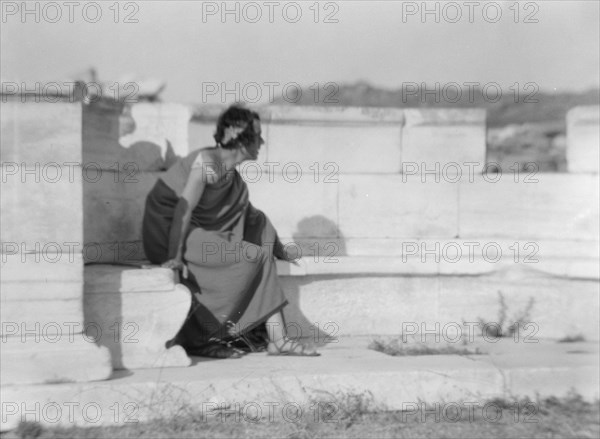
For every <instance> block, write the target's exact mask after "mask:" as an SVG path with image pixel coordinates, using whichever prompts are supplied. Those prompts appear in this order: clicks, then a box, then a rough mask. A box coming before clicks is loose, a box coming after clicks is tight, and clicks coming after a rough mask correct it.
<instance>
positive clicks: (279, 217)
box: [248, 174, 338, 237]
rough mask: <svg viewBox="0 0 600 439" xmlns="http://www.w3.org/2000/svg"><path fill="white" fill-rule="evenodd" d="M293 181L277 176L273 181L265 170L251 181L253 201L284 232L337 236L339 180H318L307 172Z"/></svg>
mask: <svg viewBox="0 0 600 439" xmlns="http://www.w3.org/2000/svg"><path fill="white" fill-rule="evenodd" d="M295 178H296V177H295ZM295 178H294V179H295ZM293 181H294V180H292V179H289V178H288V179H287V180H286V178H283V177H282V176H277V177H276V178H274V179H273V180H272V182H271V181H270V179H269V176H268V175H265V174H263V175H262V176H261V177H260V179H257V181H256V182H255V183H252V182H250V181H248V189H249V191H250V202H251V203H252V205H253V206H255V207H256V208H257V209H260V210H262V211H263V212H265V214H266V215H267V216H268V217H269V219H270V220H271V222H272V223H273V225H274V226H275V229H276V230H277V232H278V233H279V235H280V236H297V237H337V236H338V225H337V202H336V197H337V183H325V182H323V181H320V182H318V183H315V182H314V181H313V180H312V177H309V176H306V175H303V176H299V178H298V179H297V182H293Z"/></svg>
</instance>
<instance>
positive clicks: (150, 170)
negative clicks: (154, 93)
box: [2, 103, 599, 338]
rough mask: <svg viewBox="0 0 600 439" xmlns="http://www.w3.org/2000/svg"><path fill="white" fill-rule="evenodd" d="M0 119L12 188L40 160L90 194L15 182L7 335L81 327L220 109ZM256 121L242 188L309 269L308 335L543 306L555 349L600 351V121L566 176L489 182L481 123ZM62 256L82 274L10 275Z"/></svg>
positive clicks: (468, 116) (310, 114)
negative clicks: (19, 323)
mask: <svg viewBox="0 0 600 439" xmlns="http://www.w3.org/2000/svg"><path fill="white" fill-rule="evenodd" d="M2 110H3V111H2V114H3V118H2V121H3V126H2V128H3V129H2V132H3V134H2V136H3V137H2V153H3V157H2V160H3V162H2V168H3V175H6V176H7V178H8V177H10V176H12V175H13V173H14V174H15V175H16V176H17V177H15V178H20V172H21V171H20V170H19V168H18V166H17V167H14V166H13V163H12V162H15V163H21V162H25V161H26V160H28V158H27V157H28V156H27V154H31V155H30V157H31V160H34V161H40V162H42V163H47V162H48V161H59V160H60V161H63V160H70V161H72V162H76V163H77V164H76V165H74V166H78V167H76V168H75V169H76V170H77V172H75V174H76V175H77V176H76V177H75V178H76V179H79V180H74V181H73V183H69V184H64V183H61V181H57V182H56V183H53V184H38V185H32V184H31V183H30V182H29V181H28V182H26V183H21V181H20V180H18V179H13V180H12V181H7V183H6V184H5V183H4V182H3V197H2V203H3V204H2V239H3V248H2V251H3V280H2V281H3V293H2V303H3V307H2V308H3V316H2V319H3V322H4V321H5V320H6V319H7V318H8V316H9V315H10V317H11V318H12V316H14V315H19V314H18V312H19V310H18V308H19V307H22V305H23V303H24V302H23V301H29V302H27V305H28V307H29V308H28V309H27V311H24V312H23V316H22V317H23V319H24V321H25V320H26V319H27V318H29V317H28V316H35V319H46V318H53V319H63V320H64V319H72V318H74V317H77V318H79V319H80V318H81V306H82V301H81V285H82V270H81V267H82V264H83V263H84V262H87V263H93V262H102V263H120V262H123V261H140V260H143V258H144V254H143V248H142V246H141V220H142V215H143V208H144V200H145V196H146V194H147V193H148V191H149V190H150V189H151V187H152V185H153V184H154V183H155V181H156V179H157V178H158V177H159V176H160V173H161V172H164V170H165V169H166V168H167V167H168V166H169V165H170V164H171V163H172V162H173V160H175V158H176V157H177V156H182V155H184V154H186V153H187V152H188V151H190V150H193V149H196V148H200V147H203V146H209V145H212V144H213V143H214V140H213V139H212V134H213V132H214V126H215V122H216V118H217V116H218V114H219V112H220V111H221V108H219V107H206V106H205V107H193V108H191V107H186V106H182V105H175V104H134V105H133V106H121V105H115V106H112V105H106V104H96V105H91V106H84V107H83V110H82V109H81V107H79V106H78V105H72V104H71V105H70V104H48V105H47V106H46V107H43V106H42V107H40V104H21V103H11V104H3V107H2ZM259 112H260V113H261V117H262V120H263V131H264V135H263V137H265V139H266V145H265V146H264V147H263V148H262V149H261V153H260V155H259V158H258V160H257V162H256V163H247V164H244V165H243V166H242V167H241V168H240V172H241V173H242V176H243V177H244V178H245V179H246V181H247V182H248V185H249V188H250V194H251V201H252V203H253V204H254V205H255V206H256V207H258V208H259V209H262V210H264V211H265V212H266V213H267V214H268V215H269V217H270V218H271V220H272V222H273V223H274V225H275V227H276V228H277V229H278V231H279V233H280V235H281V237H282V239H283V240H284V241H285V242H288V243H290V249H292V250H295V251H297V252H298V255H300V254H301V255H302V257H303V259H302V263H301V267H295V266H289V265H287V264H280V274H282V275H283V281H284V284H285V288H286V291H287V293H288V295H289V296H290V297H293V299H292V300H295V301H297V302H298V303H299V304H300V305H301V308H302V309H303V310H304V311H305V313H306V314H307V315H308V318H309V319H310V320H312V321H313V322H319V321H321V322H322V320H323V319H328V320H330V321H333V322H337V323H339V326H340V333H354V334H357V333H365V332H367V333H376V332H379V333H397V332H398V325H397V323H398V321H400V320H410V319H412V320H419V319H421V320H422V319H429V320H428V321H431V319H433V320H436V319H437V320H436V321H442V320H443V321H459V320H460V319H467V320H469V319H471V320H472V319H477V318H479V317H481V318H485V319H487V320H493V319H494V318H496V316H497V314H498V309H499V303H498V291H501V292H502V293H503V294H504V295H505V296H506V300H507V301H508V306H509V308H510V313H511V315H512V314H515V313H517V312H518V311H519V310H521V309H523V308H524V307H525V306H526V304H527V303H528V301H529V299H530V298H531V297H533V298H534V299H535V301H536V305H535V307H534V308H533V310H534V311H533V315H532V316H531V318H532V319H537V320H538V321H539V322H541V323H540V327H541V330H540V334H543V335H544V336H552V337H560V336H562V335H568V334H567V333H577V332H581V333H585V334H586V335H587V336H588V338H597V335H596V334H597V329H598V318H597V312H596V311H594V310H596V309H597V304H598V270H597V268H598V248H599V246H598V235H599V233H598V216H599V214H598V210H599V209H598V198H599V197H598V165H597V160H596V162H593V161H592V160H591V159H590V157H591V156H593V155H594V154H596V155H597V153H598V141H597V138H595V139H596V140H594V137H593V136H594V133H597V130H598V118H597V114H598V113H597V109H584V110H580V109H574V110H573V111H572V112H571V113H570V114H569V134H568V136H569V140H568V148H569V149H568V151H569V154H568V157H569V160H570V163H572V166H569V171H570V172H569V173H567V174H544V173H539V172H536V170H535V167H533V168H532V169H531V170H530V171H528V172H523V171H519V172H515V171H514V170H511V169H502V174H500V173H499V172H497V170H495V168H494V167H493V166H486V159H485V150H486V149H485V113H484V112H483V111H482V110H416V109H411V110H399V109H373V108H333V107H292V106H288V107H264V108H260V109H259ZM40 115H43V116H40ZM53 139H58V140H53ZM65 139H66V140H65ZM57 145H60V147H57ZM63 145H66V146H63ZM69 145H70V146H69ZM5 151H6V152H5ZM592 163H595V167H594V166H592ZM576 164H577V165H576ZM48 172H49V171H48ZM63 178H66V177H64V176H63ZM46 180H48V179H46ZM61 184H62V186H61ZM49 199H51V200H55V202H54V203H49V202H48V200H49ZM36 206H43V207H44V209H37V208H36ZM50 206H51V208H50ZM13 211H15V214H10V215H9V214H7V213H6V212H13ZM82 223H83V224H82ZM82 236H83V239H82ZM66 239H69V240H74V241H75V242H77V243H78V244H79V245H78V246H77V247H76V249H77V250H76V252H75V256H74V261H75V262H73V263H69V264H67V265H65V266H63V265H61V264H52V265H51V266H48V267H49V268H47V269H46V268H44V267H42V265H43V264H42V263H40V264H38V265H35V266H34V268H29V266H28V265H27V264H31V263H32V262H27V264H22V263H20V262H18V263H12V262H11V261H15V260H16V258H20V257H22V255H21V253H22V254H27V255H29V254H30V253H23V252H21V253H19V252H16V253H15V250H14V248H13V247H10V245H11V244H10V243H12V242H24V243H25V251H26V252H27V251H30V250H31V249H34V250H35V242H39V243H40V244H41V246H42V248H43V246H44V245H45V244H48V240H52V241H60V242H63V241H65V240H66ZM68 242H71V241H68ZM292 242H295V243H296V244H294V245H293V246H292V245H291V243H292ZM81 244H83V245H81ZM32 246H33V247H32ZM473 248H475V250H470V249H473ZM484 248H485V249H487V252H486V253H484V252H483V249H484ZM498 248H500V249H501V252H502V257H501V258H500V259H499V260H498V261H495V259H496V256H497V249H498ZM457 251H462V252H463V253H462V254H461V255H460V257H458V258H456V257H455V256H456V252H457ZM495 252H496V253H495ZM34 253H35V251H34ZM5 255H6V256H5ZM19 255H21V256H19ZM470 256H473V257H472V258H470ZM15 267H16V268H15ZM57 268H59V270H57ZM61 270H63V271H61ZM32 272H35V273H36V274H35V276H33V277H32V276H31V274H30V273H32ZM36 276H39V277H36ZM24 279H26V281H27V282H30V285H31V286H33V288H28V287H26V286H24V285H25V283H24ZM36 279H40V280H39V281H37V280H36ZM53 279H56V281H54V280H53ZM65 280H67V282H65ZM35 282H42V283H43V284H42V283H38V284H35ZM54 282H56V283H54ZM5 285H7V286H8V288H4V286H5ZM5 291H6V293H5ZM574 295H576V296H574ZM574 297H575V298H574ZM43 298H51V300H48V302H47V303H43V304H42V302H40V299H43ZM19 301H21V302H19ZM59 301H64V303H63V302H59ZM5 304H6V305H7V306H4V305H5ZM4 309H8V310H9V311H10V313H9V314H7V315H6V316H5V314H4ZM11 310H15V311H11ZM34 310H35V311H34ZM53 310H56V312H57V313H60V316H59V315H58V314H56V317H55V316H54V315H53V314H52V313H53V312H55V311H53ZM351 310H352V311H351ZM582 310H583V311H584V312H583V314H581V312H580V311H582ZM7 312H8V311H7ZM15 313H16V314H15ZM356 313H358V314H356ZM594 313H595V314H594ZM63 314H64V315H63ZM355 314H356V315H355ZM582 315H584V317H583V318H582V317H581V316H582ZM38 316H39V317H38ZM350 317H352V318H350ZM355 317H356V318H355ZM40 321H41V320H40ZM44 321H45V320H44ZM386 322H388V323H386ZM17 334H18V333H17Z"/></svg>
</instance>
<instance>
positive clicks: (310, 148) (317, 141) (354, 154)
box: [267, 124, 402, 181]
mask: <svg viewBox="0 0 600 439" xmlns="http://www.w3.org/2000/svg"><path fill="white" fill-rule="evenodd" d="M401 130H402V127H401V126H400V125H397V126H394V125H375V124H374V125H365V126H362V125H356V126H352V125H329V124H327V125H321V126H306V125H297V124H289V125H288V124H271V125H270V126H269V134H268V135H269V137H268V139H267V142H268V143H269V162H273V163H275V164H274V165H273V166H276V167H275V170H276V171H277V172H285V171H288V170H289V171H288V172H290V171H294V170H295V169H301V172H302V173H303V174H304V175H306V177H308V178H312V179H314V180H317V181H321V180H325V181H327V179H329V180H332V179H334V178H335V177H336V176H337V175H339V174H348V173H398V172H400V136H401Z"/></svg>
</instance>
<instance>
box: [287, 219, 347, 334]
mask: <svg viewBox="0 0 600 439" xmlns="http://www.w3.org/2000/svg"><path fill="white" fill-rule="evenodd" d="M292 239H293V241H294V243H295V245H294V247H295V251H297V252H298V256H299V257H302V258H304V259H310V260H311V263H317V264H335V263H338V262H339V260H338V259H337V258H338V257H339V256H346V254H347V253H346V242H345V238H344V236H343V234H342V232H341V231H340V229H339V228H338V226H337V224H336V223H335V222H334V221H332V220H330V219H329V218H327V217H325V216H323V215H314V216H310V217H307V218H303V219H302V220H300V221H299V222H298V225H297V231H296V232H295V233H294V234H293V235H292ZM288 247H289V245H288ZM293 252H294V249H292V250H290V253H292V254H293ZM280 280H281V283H282V287H283V289H284V292H285V295H286V298H287V299H288V302H289V304H288V306H286V307H285V308H284V310H283V315H284V318H285V322H286V326H287V329H288V330H289V331H290V336H291V337H294V335H296V336H299V337H300V338H302V339H305V340H307V341H311V342H314V343H316V344H317V345H324V344H326V343H329V342H333V341H334V340H335V338H336V336H337V335H338V329H339V327H338V325H337V323H336V322H335V321H333V320H329V321H326V322H313V321H311V320H309V318H307V317H306V316H305V315H304V313H303V312H302V309H301V297H300V294H301V293H300V291H301V289H302V287H303V286H304V285H308V284H310V283H312V282H314V281H315V280H317V278H316V276H314V275H309V276H285V277H280ZM294 331H296V334H294V333H293V332H294ZM308 339H310V340H308Z"/></svg>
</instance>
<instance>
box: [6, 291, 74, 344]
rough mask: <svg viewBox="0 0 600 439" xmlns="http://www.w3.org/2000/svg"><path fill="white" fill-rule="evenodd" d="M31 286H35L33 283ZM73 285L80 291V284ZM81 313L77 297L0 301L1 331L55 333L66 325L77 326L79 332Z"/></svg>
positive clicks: (17, 333)
mask: <svg viewBox="0 0 600 439" xmlns="http://www.w3.org/2000/svg"><path fill="white" fill-rule="evenodd" d="M38 285H39V284H38ZM33 287H36V285H35V284H34V285H33ZM75 288H77V289H78V290H79V291H81V284H77V286H76V287H75ZM73 292H74V291H73ZM82 316H83V304H82V303H81V298H80V297H77V298H75V299H62V300H59V299H52V298H51V299H48V300H28V301H4V300H2V309H1V310H0V320H1V321H2V329H1V330H0V332H1V333H2V334H8V335H20V334H24V333H30V334H34V333H40V332H41V333H43V334H56V333H60V332H61V331H63V330H64V329H65V328H66V326H65V324H67V326H68V325H71V324H72V325H75V326H78V327H79V330H80V331H81V329H82V326H81V323H82ZM32 349H33V345H32Z"/></svg>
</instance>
